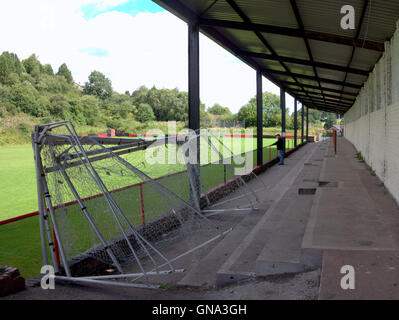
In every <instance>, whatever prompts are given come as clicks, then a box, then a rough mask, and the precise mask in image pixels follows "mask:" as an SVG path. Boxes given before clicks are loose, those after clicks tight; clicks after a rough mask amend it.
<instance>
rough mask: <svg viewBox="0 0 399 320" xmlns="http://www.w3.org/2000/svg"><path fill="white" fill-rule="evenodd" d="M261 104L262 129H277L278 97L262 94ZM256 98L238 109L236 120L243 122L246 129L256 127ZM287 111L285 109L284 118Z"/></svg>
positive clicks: (278, 118)
mask: <svg viewBox="0 0 399 320" xmlns="http://www.w3.org/2000/svg"><path fill="white" fill-rule="evenodd" d="M262 104H263V126H264V127H277V126H280V125H281V109H280V97H279V96H277V95H275V94H273V93H270V92H264V93H263V95H262ZM256 111H257V103H256V96H255V97H253V98H252V99H251V100H249V102H248V104H247V105H245V106H244V107H242V108H241V109H240V111H239V112H238V115H237V117H238V120H239V121H244V122H245V126H246V127H254V126H256V118H257V117H256V115H257V112H256ZM288 111H289V109H288V108H287V109H286V117H287V116H288Z"/></svg>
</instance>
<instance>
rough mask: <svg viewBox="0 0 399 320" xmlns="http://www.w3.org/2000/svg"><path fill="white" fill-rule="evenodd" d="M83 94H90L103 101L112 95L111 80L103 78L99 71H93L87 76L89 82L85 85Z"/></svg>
mask: <svg viewBox="0 0 399 320" xmlns="http://www.w3.org/2000/svg"><path fill="white" fill-rule="evenodd" d="M83 92H84V93H85V94H92V95H95V96H97V97H98V98H100V99H102V100H105V99H106V98H109V97H111V95H112V83H111V80H109V79H108V78H106V77H105V75H104V74H102V73H101V72H99V71H93V72H92V73H90V75H89V82H86V83H85V88H84V90H83Z"/></svg>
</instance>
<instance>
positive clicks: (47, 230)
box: [32, 121, 258, 288]
mask: <svg viewBox="0 0 399 320" xmlns="http://www.w3.org/2000/svg"><path fill="white" fill-rule="evenodd" d="M57 128H62V129H63V130H64V131H66V134H53V133H52V132H53V131H54V130H57ZM198 137H200V133H197V135H196V136H194V137H191V138H190V137H188V138H187V139H186V142H187V141H188V140H190V139H192V141H193V140H195V139H198ZM158 142H159V140H158ZM163 143H165V145H166V144H168V143H170V141H168V138H167V137H165V138H164V141H163ZM172 143H173V142H172ZM152 144H153V141H148V140H143V139H127V138H99V137H91V136H78V135H77V133H76V131H75V129H74V127H73V125H72V123H71V122H70V121H60V122H54V123H48V124H44V125H38V126H36V127H35V132H34V133H33V135H32V145H33V151H34V158H35V167H36V178H37V193H38V209H39V210H38V211H39V225H40V237H41V245H42V256H43V264H44V265H48V264H49V261H50V260H51V262H52V265H53V267H54V269H55V272H56V275H55V278H56V279H59V280H67V281H70V282H77V283H97V284H104V285H113V286H115V285H116V286H132V287H147V288H157V287H159V286H158V285H153V284H151V283H150V282H149V281H148V277H151V276H153V275H157V276H159V275H163V274H170V273H175V272H183V271H184V270H182V269H175V268H174V266H173V262H174V261H176V260H177V259H180V258H181V257H183V256H185V255H187V254H190V253H192V252H193V251H195V250H197V249H199V248H202V247H204V246H206V245H208V244H209V243H210V242H213V241H215V240H217V239H220V238H221V237H223V236H225V235H226V234H227V233H229V232H230V231H231V229H227V230H220V229H219V227H218V226H217V225H216V224H215V223H214V222H212V221H211V220H210V218H209V217H210V216H211V215H213V214H217V213H219V212H223V211H226V209H215V208H210V209H207V210H203V209H201V206H200V203H199V201H200V199H199V198H198V196H200V188H201V181H200V179H197V178H199V175H200V174H199V169H198V168H199V166H197V165H194V166H191V167H190V166H189V165H187V164H186V168H187V175H188V180H189V182H188V183H189V189H190V200H189V201H187V200H184V199H182V198H181V197H179V195H177V194H176V193H174V192H173V191H171V190H170V189H168V187H165V186H163V185H162V184H161V183H159V182H157V181H156V179H152V178H151V177H149V176H148V175H147V174H146V173H144V172H143V171H141V170H140V169H138V168H137V167H135V166H134V165H132V164H131V163H129V162H128V161H126V160H125V159H124V158H123V155H125V154H131V153H134V152H136V151H139V150H145V149H146V148H150V147H151V145H152ZM59 146H64V149H63V150H62V152H61V151H60V152H56V151H54V150H55V149H57V148H59ZM84 146H90V148H92V149H89V150H87V148H85V147H84ZM106 146H107V147H106ZM211 147H212V146H211ZM44 149H46V150H47V153H48V154H47V157H48V158H50V160H49V159H47V161H48V162H47V163H45V160H43V150H44ZM106 159H112V161H113V162H114V163H117V164H118V165H119V166H120V167H123V168H124V170H126V171H127V172H130V174H134V175H135V176H136V178H137V177H139V178H140V179H142V180H143V181H144V180H145V181H146V182H148V184H150V185H151V186H152V188H153V189H154V191H155V193H156V194H157V195H158V196H159V197H163V198H165V199H166V201H167V202H168V201H170V202H173V203H174V205H171V210H169V214H170V215H169V216H165V217H164V218H165V219H168V217H169V218H170V216H172V215H173V216H174V219H175V220H176V221H178V223H177V224H179V223H180V224H182V225H183V223H184V222H182V221H183V220H185V221H189V222H190V223H191V224H193V222H192V221H193V219H197V220H200V221H201V223H205V224H207V226H208V227H209V228H214V230H215V234H214V236H212V237H209V239H207V240H205V241H203V242H201V243H197V244H195V245H193V247H192V248H190V249H189V250H186V251H185V252H182V253H181V254H178V255H177V256H174V257H172V258H167V257H166V256H165V255H164V254H163V253H162V250H161V249H159V248H157V246H156V245H155V244H153V243H152V242H151V241H150V240H148V239H147V237H146V235H145V234H142V233H140V232H139V231H138V230H137V228H136V226H135V225H133V224H132V222H131V220H129V218H128V217H127V216H126V215H125V213H124V212H123V210H122V209H121V207H120V204H119V203H118V201H117V200H115V196H114V195H113V194H112V192H113V190H112V188H111V190H110V188H109V186H108V185H107V183H106V182H105V183H104V181H103V180H104V178H103V176H100V174H99V173H98V171H99V169H100V170H102V169H103V168H100V167H96V166H95V165H94V163H99V162H101V161H104V160H106ZM49 163H51V165H49ZM76 168H80V170H81V171H80V172H81V173H82V172H84V175H85V177H88V178H90V180H91V183H92V186H94V187H95V188H97V189H98V190H99V191H100V193H99V194H100V197H101V199H103V202H104V204H106V206H107V207H108V209H107V210H108V214H109V215H110V216H111V218H112V221H113V222H114V223H115V226H116V227H117V229H118V230H120V232H119V236H118V237H117V238H118V240H117V242H118V243H121V242H123V244H124V252H122V254H121V253H119V252H117V253H115V249H114V248H115V239H112V241H113V243H112V241H110V240H109V239H104V237H103V235H102V232H101V230H100V228H99V227H98V226H97V221H95V219H93V217H92V215H93V213H92V212H89V210H90V208H88V207H87V205H86V204H87V202H88V201H89V200H91V199H89V200H88V198H84V197H82V196H81V194H80V193H81V192H82V191H80V190H78V188H77V187H76V186H75V184H74V182H73V181H72V180H73V178H71V177H70V176H69V175H70V174H69V172H71V170H77V169H76ZM107 170H108V169H107ZM106 172H107V174H108V171H106ZM52 174H53V175H55V174H57V175H58V176H57V177H58V178H57V179H53V180H54V181H56V182H55V184H60V185H64V186H67V189H68V190H69V192H70V194H71V195H73V198H74V201H73V203H74V205H75V206H77V207H79V209H80V214H81V216H82V217H84V218H85V220H86V222H87V223H88V225H89V226H90V228H91V231H92V232H93V233H94V234H95V236H96V237H97V238H98V241H99V245H98V246H97V247H100V249H99V248H97V247H96V250H97V251H101V256H102V257H104V255H105V256H106V258H105V260H107V261H108V265H111V266H112V267H113V268H114V269H116V270H115V271H116V272H114V273H112V274H109V275H106V274H101V275H84V276H74V275H73V274H72V272H71V270H70V263H71V261H70V259H69V258H68V255H67V253H66V251H67V250H66V248H65V245H66V242H65V234H62V230H60V229H61V228H60V224H59V223H58V222H57V215H60V214H59V212H57V211H59V210H62V209H64V210H65V207H66V206H65V203H62V202H60V201H58V202H57V201H55V199H54V193H55V191H57V190H55V189H56V188H54V186H51V185H50V186H49V181H50V180H51V179H49V176H51V175H52ZM252 174H253V173H252ZM82 175H83V174H82ZM75 179H76V177H75ZM83 179H84V177H83ZM61 180H62V181H61ZM237 181H240V183H241V184H242V185H243V186H245V187H247V189H248V190H249V194H251V195H252V196H254V200H255V202H257V201H258V199H257V197H256V190H255V191H254V190H251V188H249V187H248V186H247V185H246V183H245V181H244V180H242V179H237ZM50 184H51V183H50ZM97 196H98V195H91V197H97ZM205 199H206V201H207V204H208V205H211V203H210V201H209V199H208V198H207V196H206V195H205ZM58 200H60V199H58ZM54 202H57V203H54ZM253 209H256V208H255V207H254V204H253V201H252V200H251V205H250V207H245V208H231V209H229V210H232V211H234V210H253ZM175 216H176V217H175ZM185 223H186V224H187V222H185ZM166 231H168V230H166ZM90 249H92V248H90ZM126 250H127V251H129V256H130V259H131V260H132V261H135V262H136V263H137V266H138V269H139V270H138V272H130V273H129V272H128V273H126V271H125V270H124V268H123V266H122V263H121V262H120V257H121V255H122V256H123V255H125V254H126ZM138 251H140V252H141V254H138ZM57 252H58V253H59V255H57ZM58 256H59V257H58ZM143 256H144V257H146V258H147V260H149V261H150V262H152V265H153V266H152V268H150V269H147V270H146V268H145V267H144V266H143V264H142V261H141V260H142V257H143ZM154 256H156V257H157V258H158V260H157V261H155V258H154ZM49 258H50V260H49ZM59 266H62V268H61V269H63V270H61V269H60V268H59ZM61 271H63V272H64V273H65V276H63V275H61ZM143 278H144V280H145V283H144V284H143V283H141V279H143ZM128 279H131V280H128ZM115 280H116V281H115ZM119 280H124V281H119Z"/></svg>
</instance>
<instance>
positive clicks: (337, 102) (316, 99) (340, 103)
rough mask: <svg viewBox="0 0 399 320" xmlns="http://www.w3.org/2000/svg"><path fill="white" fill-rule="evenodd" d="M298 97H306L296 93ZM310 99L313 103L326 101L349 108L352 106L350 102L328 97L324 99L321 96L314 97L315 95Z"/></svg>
mask: <svg viewBox="0 0 399 320" xmlns="http://www.w3.org/2000/svg"><path fill="white" fill-rule="evenodd" d="M298 98H306V97H305V96H302V95H298ZM312 99H313V101H314V102H315V103H326V104H328V103H332V104H338V105H340V106H344V107H347V108H350V107H351V106H352V104H349V103H343V102H339V101H338V100H329V99H326V100H324V99H322V98H316V97H312Z"/></svg>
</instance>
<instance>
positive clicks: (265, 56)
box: [241, 51, 370, 76]
mask: <svg viewBox="0 0 399 320" xmlns="http://www.w3.org/2000/svg"><path fill="white" fill-rule="evenodd" d="M241 55H243V56H248V57H252V58H260V59H265V60H278V61H281V62H288V63H295V64H300V65H304V66H315V67H318V68H324V69H330V70H334V71H341V72H347V73H353V74H358V75H362V76H368V75H369V73H370V71H368V70H362V69H355V68H350V67H344V66H339V65H335V64H330V63H324V62H317V61H313V62H312V61H310V60H305V59H298V58H292V57H283V56H276V55H274V54H268V53H258V52H248V51H241Z"/></svg>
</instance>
